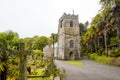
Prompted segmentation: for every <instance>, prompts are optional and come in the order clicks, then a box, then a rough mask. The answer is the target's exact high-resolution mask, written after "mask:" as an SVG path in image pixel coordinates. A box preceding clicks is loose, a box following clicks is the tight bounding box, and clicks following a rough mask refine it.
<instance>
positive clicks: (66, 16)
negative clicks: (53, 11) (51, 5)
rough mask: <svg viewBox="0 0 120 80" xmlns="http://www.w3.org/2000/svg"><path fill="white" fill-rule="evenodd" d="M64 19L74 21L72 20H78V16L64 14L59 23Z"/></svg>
mask: <svg viewBox="0 0 120 80" xmlns="http://www.w3.org/2000/svg"><path fill="white" fill-rule="evenodd" d="M63 19H72V20H78V15H75V14H66V13H64V14H63V16H62V17H61V18H60V19H59V21H61V20H63Z"/></svg>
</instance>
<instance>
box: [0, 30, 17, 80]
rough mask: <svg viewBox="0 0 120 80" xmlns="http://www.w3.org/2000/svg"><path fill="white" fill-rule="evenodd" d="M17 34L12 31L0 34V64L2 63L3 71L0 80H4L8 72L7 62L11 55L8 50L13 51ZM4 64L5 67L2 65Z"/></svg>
mask: <svg viewBox="0 0 120 80" xmlns="http://www.w3.org/2000/svg"><path fill="white" fill-rule="evenodd" d="M18 38H19V37H18V34H17V33H15V32H12V31H7V32H3V33H0V45H1V46H0V48H1V59H0V60H1V62H2V63H3V68H4V70H2V71H1V74H0V80H6V78H7V72H8V64H7V60H8V57H9V55H11V53H10V50H12V49H14V46H16V43H17V42H18ZM4 64H6V65H4Z"/></svg>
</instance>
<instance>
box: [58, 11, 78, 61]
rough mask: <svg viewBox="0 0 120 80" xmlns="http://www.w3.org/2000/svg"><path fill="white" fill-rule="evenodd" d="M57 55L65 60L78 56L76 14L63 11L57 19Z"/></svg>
mask: <svg viewBox="0 0 120 80" xmlns="http://www.w3.org/2000/svg"><path fill="white" fill-rule="evenodd" d="M57 57H58V58H59V59H66V60H71V59H72V60H74V59H79V58H80V36H79V21H78V15H74V14H66V13H64V14H63V16H62V17H61V18H60V19H59V25H58V52H57Z"/></svg>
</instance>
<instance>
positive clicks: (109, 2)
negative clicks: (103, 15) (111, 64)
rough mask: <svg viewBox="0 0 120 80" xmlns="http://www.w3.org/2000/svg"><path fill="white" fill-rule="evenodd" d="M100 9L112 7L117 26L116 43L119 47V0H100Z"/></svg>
mask: <svg viewBox="0 0 120 80" xmlns="http://www.w3.org/2000/svg"><path fill="white" fill-rule="evenodd" d="M100 3H101V4H102V9H103V10H105V9H108V8H112V12H113V17H114V23H115V26H116V27H117V35H118V45H119V48H120V0H100Z"/></svg>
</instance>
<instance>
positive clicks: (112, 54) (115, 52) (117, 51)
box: [109, 48, 120, 57]
mask: <svg viewBox="0 0 120 80" xmlns="http://www.w3.org/2000/svg"><path fill="white" fill-rule="evenodd" d="M109 56H110V57H119V56H120V49H119V48H116V49H113V50H111V51H110V53H109Z"/></svg>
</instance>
